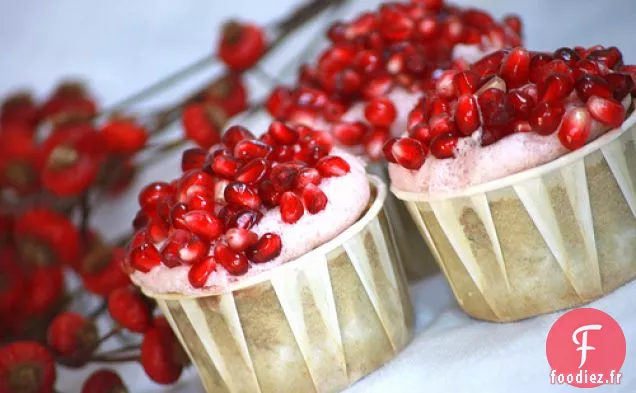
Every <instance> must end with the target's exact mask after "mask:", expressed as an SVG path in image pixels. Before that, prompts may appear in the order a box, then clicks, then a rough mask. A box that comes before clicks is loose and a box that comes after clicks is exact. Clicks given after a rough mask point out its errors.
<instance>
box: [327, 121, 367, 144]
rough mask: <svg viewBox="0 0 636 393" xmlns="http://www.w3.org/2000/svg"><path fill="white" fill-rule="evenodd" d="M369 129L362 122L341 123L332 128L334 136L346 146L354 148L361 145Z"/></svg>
mask: <svg viewBox="0 0 636 393" xmlns="http://www.w3.org/2000/svg"><path fill="white" fill-rule="evenodd" d="M367 131H368V127H367V126H366V125H365V124H364V123H362V122H355V123H348V122H340V123H337V124H334V125H333V127H332V128H331V132H332V133H333V136H334V137H335V138H336V139H337V140H338V142H340V143H342V144H343V145H345V146H354V145H357V144H358V143H360V141H361V140H362V138H363V137H364V134H365V133H366V132H367Z"/></svg>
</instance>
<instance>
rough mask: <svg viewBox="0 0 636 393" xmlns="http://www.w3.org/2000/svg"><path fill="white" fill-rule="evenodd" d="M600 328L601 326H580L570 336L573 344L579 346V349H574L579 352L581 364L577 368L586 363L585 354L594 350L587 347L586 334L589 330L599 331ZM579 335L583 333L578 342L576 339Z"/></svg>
mask: <svg viewBox="0 0 636 393" xmlns="http://www.w3.org/2000/svg"><path fill="white" fill-rule="evenodd" d="M602 328H603V326H601V325H585V326H581V327H580V328H578V329H576V330H575V331H574V333H573V334H572V341H574V344H576V345H580V347H578V348H577V349H576V350H577V351H581V364H580V365H579V368H581V367H583V365H584V364H585V362H586V361H587V352H588V351H593V350H595V349H596V348H594V347H591V346H588V345H587V333H588V332H589V331H590V330H601V329H602ZM579 333H583V334H582V335H581V337H582V339H581V341H580V342H579V339H578V338H577V336H578V335H579Z"/></svg>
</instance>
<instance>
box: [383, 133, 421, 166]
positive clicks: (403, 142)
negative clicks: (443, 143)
mask: <svg viewBox="0 0 636 393" xmlns="http://www.w3.org/2000/svg"><path fill="white" fill-rule="evenodd" d="M391 153H392V154H393V157H395V161H396V162H397V163H398V164H399V165H401V166H403V167H404V168H406V169H413V170H416V169H420V167H421V166H422V164H424V160H425V159H426V155H427V149H426V148H425V147H424V146H423V145H422V144H421V143H420V142H419V141H417V140H415V139H413V138H400V139H398V140H397V141H396V142H395V143H394V144H393V147H392V148H391Z"/></svg>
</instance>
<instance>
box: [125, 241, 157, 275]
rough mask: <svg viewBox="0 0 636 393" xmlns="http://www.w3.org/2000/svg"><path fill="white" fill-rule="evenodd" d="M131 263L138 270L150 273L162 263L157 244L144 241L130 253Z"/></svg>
mask: <svg viewBox="0 0 636 393" xmlns="http://www.w3.org/2000/svg"><path fill="white" fill-rule="evenodd" d="M130 263H131V264H132V266H133V267H134V268H135V269H136V270H139V271H140V272H143V273H148V272H149V271H151V270H152V268H154V267H155V266H158V265H159V264H160V263H161V256H160V255H159V252H158V251H157V249H156V248H155V246H153V245H152V244H150V243H143V244H142V245H140V246H138V247H136V248H135V249H133V250H132V252H131V253H130Z"/></svg>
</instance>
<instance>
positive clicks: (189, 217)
mask: <svg viewBox="0 0 636 393" xmlns="http://www.w3.org/2000/svg"><path fill="white" fill-rule="evenodd" d="M331 149H332V142H331V136H330V135H329V134H327V133H325V132H319V131H314V130H312V129H311V128H309V127H305V126H298V127H296V128H292V127H289V126H287V125H285V124H284V123H282V122H278V121H275V122H273V123H272V124H271V126H270V127H269V130H268V131H267V132H266V133H265V134H264V135H262V136H261V137H260V139H256V138H255V137H254V135H252V133H251V132H250V131H249V130H247V129H245V128H243V127H241V126H233V127H230V128H229V129H228V130H227V131H226V132H225V133H224V134H223V137H222V139H221V144H219V145H218V146H216V147H215V148H214V149H213V151H212V152H211V153H210V152H208V151H206V150H203V149H199V148H195V149H189V150H186V151H185V152H184V154H183V159H182V169H183V175H182V176H181V177H180V178H179V179H176V180H174V181H172V182H170V183H163V182H159V183H152V184H150V185H148V186H146V187H145V188H144V189H143V190H142V191H141V193H140V195H139V204H140V206H141V209H140V211H139V213H138V214H137V217H136V219H135V222H134V226H135V229H136V230H137V232H136V234H135V236H134V237H133V240H132V242H131V245H130V254H129V262H130V265H131V267H132V268H134V269H135V270H139V271H142V272H148V271H150V270H151V269H153V268H154V267H155V266H158V265H159V264H163V265H165V266H167V267H170V268H172V267H176V266H182V265H187V266H191V268H190V270H189V279H190V283H191V284H192V286H194V287H196V288H200V287H202V286H204V285H205V283H206V281H207V279H208V277H209V276H210V274H211V273H212V272H213V271H215V270H216V269H217V263H218V264H219V265H220V266H222V267H223V268H224V269H225V270H226V271H227V272H229V273H230V274H233V275H240V274H244V273H245V272H246V271H247V270H248V268H249V262H252V263H264V262H268V261H271V260H272V259H274V258H276V257H277V256H278V255H279V254H280V252H281V248H282V246H283V245H282V242H281V239H280V236H279V235H278V234H275V233H266V234H263V235H262V236H261V237H260V238H259V237H258V236H257V235H256V234H255V233H254V232H252V231H251V229H252V228H253V227H254V226H255V225H257V224H258V222H259V221H260V219H261V218H262V217H263V214H264V213H265V212H267V211H268V210H272V209H279V211H280V216H281V219H282V221H283V222H285V223H288V224H293V223H295V222H297V221H298V220H299V219H300V218H301V217H302V216H303V215H304V214H305V211H306V212H307V213H308V214H316V213H318V212H320V211H322V210H323V209H325V207H326V205H327V202H328V200H327V196H326V195H325V194H324V193H323V191H322V190H321V189H320V187H319V185H320V183H321V181H322V179H323V178H328V177H336V176H342V175H344V174H346V173H348V172H349V170H350V167H349V164H348V163H347V161H345V160H344V159H343V158H341V157H339V156H334V155H329V153H330V152H331ZM159 245H160V248H157V246H159Z"/></svg>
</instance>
